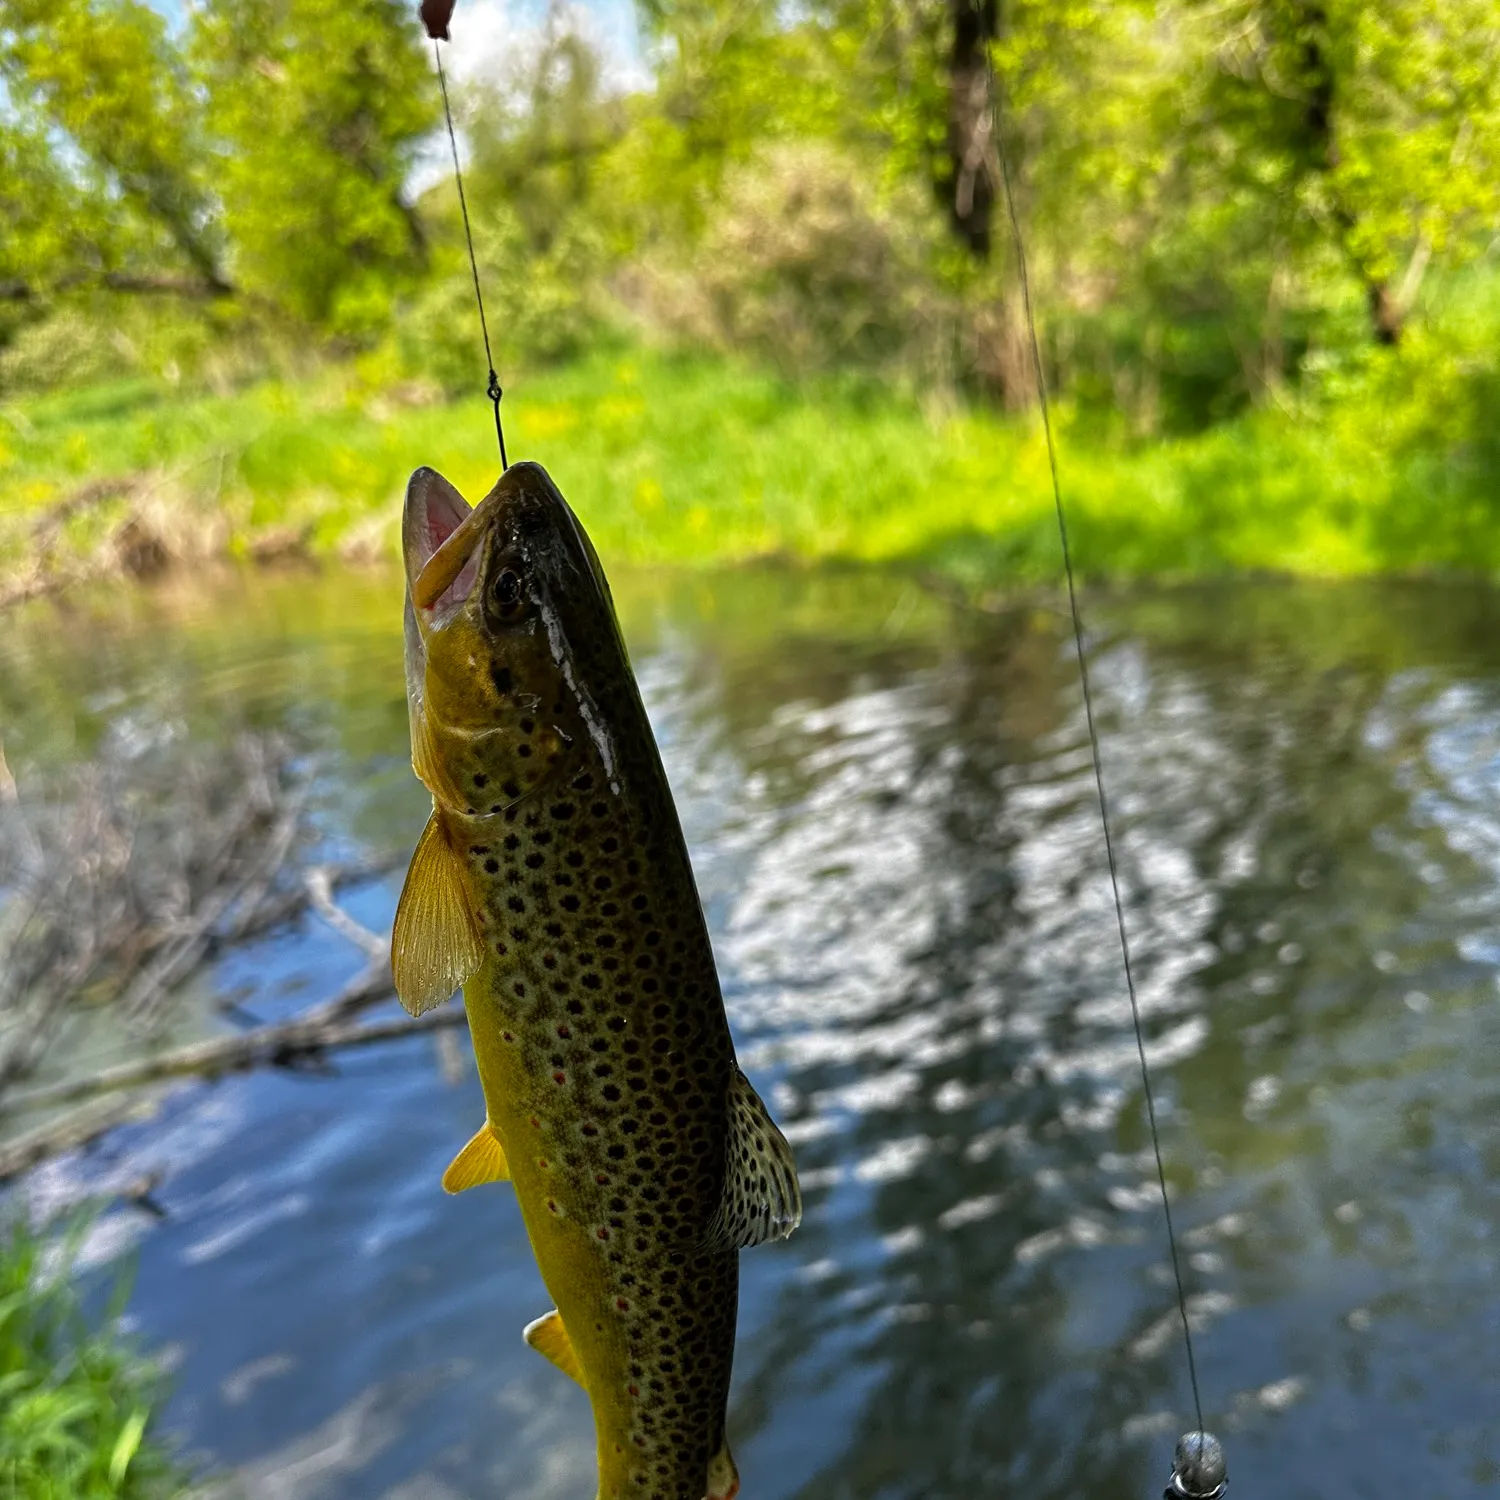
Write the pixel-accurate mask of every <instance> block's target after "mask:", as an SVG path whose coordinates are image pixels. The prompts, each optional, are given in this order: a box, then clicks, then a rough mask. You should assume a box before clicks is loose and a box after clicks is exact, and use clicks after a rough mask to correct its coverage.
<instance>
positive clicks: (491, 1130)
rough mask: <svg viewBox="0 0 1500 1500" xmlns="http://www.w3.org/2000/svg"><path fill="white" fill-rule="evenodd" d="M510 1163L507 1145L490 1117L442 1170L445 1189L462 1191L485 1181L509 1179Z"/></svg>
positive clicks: (506, 1180) (450, 1191)
mask: <svg viewBox="0 0 1500 1500" xmlns="http://www.w3.org/2000/svg"><path fill="white" fill-rule="evenodd" d="M509 1181H510V1163H509V1162H507V1161H506V1159H505V1148H504V1147H503V1146H502V1145H501V1144H500V1139H499V1137H498V1136H497V1135H496V1134H495V1127H494V1126H493V1125H491V1124H490V1122H489V1121H488V1120H486V1121H485V1122H484V1124H483V1125H481V1126H480V1127H479V1129H478V1130H476V1131H475V1132H474V1134H473V1135H472V1136H471V1137H470V1138H469V1143H468V1145H467V1146H465V1147H464V1149H463V1150H462V1151H460V1152H459V1153H458V1155H457V1156H455V1157H454V1158H453V1160H452V1161H451V1162H449V1163H448V1170H447V1171H446V1172H444V1173H443V1191H444V1192H445V1193H461V1192H463V1191H464V1190H465V1189H466V1188H471V1187H478V1186H479V1185H480V1184H481V1183H484V1182H509Z"/></svg>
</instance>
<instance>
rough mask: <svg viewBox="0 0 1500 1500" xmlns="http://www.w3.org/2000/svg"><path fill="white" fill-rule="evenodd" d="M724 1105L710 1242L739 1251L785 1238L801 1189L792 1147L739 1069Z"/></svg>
mask: <svg viewBox="0 0 1500 1500" xmlns="http://www.w3.org/2000/svg"><path fill="white" fill-rule="evenodd" d="M725 1103H726V1108H727V1109H728V1111H729V1131H728V1138H727V1140H726V1142H725V1153H726V1156H727V1165H726V1169H725V1173H724V1196H723V1198H722V1199H721V1200H720V1203H719V1210H718V1212H717V1213H716V1214H715V1215H714V1218H713V1222H712V1223H711V1224H710V1226H709V1231H708V1234H709V1243H710V1244H712V1245H715V1246H717V1247H719V1248H721V1249H726V1250H743V1249H745V1248H747V1247H748V1246H750V1245H764V1244H766V1243H767V1242H769V1241H771V1240H784V1239H785V1238H786V1237H787V1236H788V1235H789V1234H790V1233H791V1232H792V1231H793V1230H794V1229H795V1228H796V1227H797V1225H798V1224H800V1223H801V1222H802V1189H801V1188H800V1187H799V1186H798V1184H797V1164H796V1163H795V1162H794V1161H793V1160H792V1148H791V1147H790V1146H789V1145H787V1141H786V1137H785V1136H784V1135H782V1133H781V1132H780V1131H779V1130H778V1129H777V1128H776V1122H775V1121H774V1120H773V1119H772V1118H771V1115H770V1112H769V1111H768V1110H767V1109H766V1107H765V1105H764V1104H762V1103H761V1100H760V1095H759V1094H757V1093H756V1092H755V1090H754V1089H753V1088H751V1087H750V1080H749V1079H748V1078H746V1077H745V1075H744V1074H743V1073H741V1072H740V1070H739V1069H738V1068H736V1069H735V1070H734V1076H733V1078H732V1079H731V1080H730V1084H729V1094H728V1098H727V1100H726V1102H725Z"/></svg>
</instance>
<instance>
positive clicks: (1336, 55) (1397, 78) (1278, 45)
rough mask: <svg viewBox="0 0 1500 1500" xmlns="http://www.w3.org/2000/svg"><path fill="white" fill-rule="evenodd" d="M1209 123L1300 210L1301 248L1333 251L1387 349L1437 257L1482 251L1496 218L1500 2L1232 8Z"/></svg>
mask: <svg viewBox="0 0 1500 1500" xmlns="http://www.w3.org/2000/svg"><path fill="white" fill-rule="evenodd" d="M1212 14H1213V18H1214V19H1213V24H1214V26H1215V28H1216V30H1217V32H1218V34H1219V37H1220V38H1221V40H1220V42H1219V45H1218V48H1217V53H1218V56H1217V62H1218V68H1217V73H1216V77H1215V80H1214V84H1215V87H1214V89H1213V92H1212V94H1211V96H1210V101H1209V102H1210V105H1211V109H1210V113H1211V114H1216V115H1217V116H1218V119H1219V121H1220V123H1221V124H1222V125H1223V127H1224V128H1225V129H1227V130H1228V131H1230V132H1231V133H1232V135H1233V137H1234V139H1235V142H1236V145H1237V149H1238V150H1239V151H1240V152H1241V153H1243V155H1244V157H1245V159H1246V160H1247V161H1250V162H1254V163H1257V164H1258V171H1259V176H1260V180H1261V182H1262V184H1263V186H1264V188H1265V190H1266V191H1268V192H1270V193H1273V194H1278V195H1285V196H1286V197H1287V198H1289V199H1290V200H1291V202H1292V203H1294V204H1295V207H1296V209H1297V217H1296V220H1295V222H1294V224H1293V226H1292V228H1293V230H1294V232H1295V233H1296V236H1297V241H1298V243H1299V245H1300V246H1301V247H1303V248H1306V247H1307V246H1309V244H1312V245H1316V244H1317V243H1318V242H1322V243H1326V244H1332V245H1334V246H1336V247H1337V249H1338V251H1339V253H1340V254H1341V256H1342V257H1343V259H1344V262H1345V264H1346V265H1347V267H1348V269H1349V271H1350V272H1351V273H1352V274H1353V276H1354V277H1355V278H1356V280H1357V281H1358V283H1359V286H1360V287H1361V289H1362V291H1363V293H1364V295H1365V298H1366V302H1367V305H1368V309H1369V319H1370V327H1371V331H1372V333H1373V335H1374V337H1375V338H1376V339H1377V340H1378V341H1379V342H1381V343H1385V344H1393V343H1395V342H1396V341H1397V339H1398V338H1399V337H1400V334H1401V330H1402V327H1403V325H1404V323H1405V321H1406V319H1407V317H1408V315H1409V313H1410V311H1411V306H1412V302H1413V299H1414V297H1415V293H1416V290H1417V287H1418V285H1419V284H1420V282H1421V279H1422V275H1423V273H1424V271H1425V269H1426V268H1427V266H1428V264H1429V263H1430V261H1431V260H1432V259H1433V258H1434V257H1439V258H1441V259H1443V260H1444V261H1446V262H1447V263H1449V264H1454V263H1458V262H1461V261H1463V260H1465V259H1467V258H1470V257H1471V256H1472V255H1473V254H1475V253H1476V252H1477V251H1478V249H1479V248H1480V247H1481V245H1482V243H1483V241H1482V240H1481V238H1480V234H1481V232H1482V231H1483V230H1484V229H1485V227H1486V225H1492V224H1493V222H1494V216H1495V213H1496V209H1497V208H1500V75H1497V69H1496V66H1495V61H1496V54H1495V37H1496V36H1497V34H1500V5H1497V4H1496V3H1495V0H1444V4H1442V5H1440V6H1433V5H1429V4H1423V3H1421V0H1237V3H1235V4H1233V5H1230V6H1216V7H1215V9H1214V11H1213V13H1212Z"/></svg>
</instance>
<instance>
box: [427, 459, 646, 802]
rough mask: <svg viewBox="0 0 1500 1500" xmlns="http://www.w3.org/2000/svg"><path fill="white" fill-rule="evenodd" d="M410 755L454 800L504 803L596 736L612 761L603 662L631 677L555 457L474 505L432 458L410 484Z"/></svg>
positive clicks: (516, 474) (507, 478) (572, 760)
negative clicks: (558, 479) (554, 471)
mask: <svg viewBox="0 0 1500 1500" xmlns="http://www.w3.org/2000/svg"><path fill="white" fill-rule="evenodd" d="M402 541H403V552H404V554H405V564H406V583H407V596H406V652H407V657H406V679H407V703H408V708H409V712H410V716H411V725H412V761H413V765H414V766H415V767H416V770H417V774H418V775H419V776H420V777H421V778H422V780H423V781H424V782H426V783H427V785H428V787H429V788H430V789H431V790H432V792H433V794H434V796H436V797H437V798H438V800H439V801H440V802H442V803H444V804H446V805H447V806H448V807H450V808H451V809H452V810H454V811H461V812H470V813H472V812H475V811H478V812H480V813H485V812H494V811H500V810H502V809H503V808H504V807H505V806H507V805H509V804H512V803H514V802H517V801H519V800H521V798H523V797H525V796H527V795H528V794H529V793H531V792H532V791H535V790H536V789H537V788H538V787H539V786H541V785H543V784H545V783H546V782H548V781H550V780H552V779H554V778H555V777H557V776H559V775H560V774H562V773H563V772H564V771H565V770H567V769H568V768H569V767H570V766H572V765H574V764H576V763H577V762H578V760H579V759H580V758H581V757H582V755H583V754H585V753H587V752H588V751H589V749H590V748H592V751H593V753H594V754H595V756H596V758H601V759H602V760H603V761H604V762H605V769H606V771H607V772H612V762H613V753H612V745H611V742H610V737H609V731H608V728H607V724H608V720H607V716H606V713H605V712H604V711H603V709H602V708H601V705H600V704H599V702H598V701H597V699H596V696H595V694H594V692H593V691H592V690H591V680H592V679H594V678H596V677H597V676H598V675H599V668H600V667H601V665H602V666H603V668H604V671H605V673H606V674H607V675H610V676H616V675H617V671H618V668H620V667H623V668H624V676H625V679H626V680H627V681H630V682H631V683H632V686H633V679H631V678H630V674H629V668H628V664H626V658H625V649H624V645H623V643H622V642H621V639H620V632H619V626H618V624H617V622H616V620H615V613H614V606H613V603H612V601H611V599H610V594H609V586H608V584H607V583H606V582H605V579H604V573H603V569H602V568H601V567H600V564H599V559H598V556H597V554H596V553H595V552H594V549H593V545H592V544H591V543H590V542H589V539H588V537H587V535H586V533H585V532H584V530H583V527H582V526H581V525H580V524H579V522H578V520H577V518H576V517H575V516H574V514H573V512H572V509H571V508H570V507H569V505H568V503H567V501H566V500H564V499H563V497H562V495H561V494H560V493H559V492H558V490H557V488H556V486H555V485H554V484H553V483H552V481H551V479H550V478H549V477H548V475H547V473H546V471H545V470H544V469H543V468H542V467H541V466H540V465H539V464H534V463H518V464H514V465H512V466H511V467H510V468H509V469H507V470H506V472H505V473H504V474H503V475H502V476H501V478H500V480H499V482H498V483H497V484H496V485H495V487H494V489H492V490H491V491H490V493H489V494H488V495H486V496H485V498H484V499H483V500H481V501H480V502H479V504H478V505H476V506H475V507H473V508H472V509H470V508H469V506H468V505H467V503H466V502H465V501H464V499H463V497H462V496H461V495H460V494H459V493H458V491H457V490H456V489H454V487H453V486H452V485H451V484H449V483H448V481H447V480H445V479H444V478H442V476H441V475H439V474H437V473H435V472H434V471H433V470H431V469H418V470H417V472H416V473H415V474H413V475H412V478H411V482H410V484H409V485H408V487H407V496H406V511H405V517H404V523H403V536H402Z"/></svg>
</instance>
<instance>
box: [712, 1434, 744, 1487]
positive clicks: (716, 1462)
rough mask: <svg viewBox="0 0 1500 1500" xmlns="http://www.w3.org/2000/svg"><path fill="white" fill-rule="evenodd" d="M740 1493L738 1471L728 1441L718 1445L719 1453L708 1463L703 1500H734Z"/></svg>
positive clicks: (726, 1439)
mask: <svg viewBox="0 0 1500 1500" xmlns="http://www.w3.org/2000/svg"><path fill="white" fill-rule="evenodd" d="M739 1492H740V1471H739V1470H738V1469H737V1468H735V1466H734V1455H733V1454H732V1453H731V1452H730V1451H729V1439H728V1438H725V1439H724V1441H723V1442H722V1443H720V1444H719V1451H718V1452H717V1453H715V1454H714V1456H713V1457H712V1458H711V1459H709V1461H708V1490H707V1493H706V1495H705V1497H704V1500H734V1497H735V1496H736V1495H738V1494H739Z"/></svg>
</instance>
